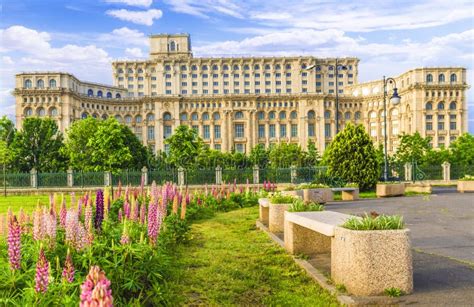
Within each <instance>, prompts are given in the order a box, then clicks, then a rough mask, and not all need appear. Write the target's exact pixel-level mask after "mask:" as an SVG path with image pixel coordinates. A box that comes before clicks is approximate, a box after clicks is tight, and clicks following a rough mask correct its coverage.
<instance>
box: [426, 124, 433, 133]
mask: <svg viewBox="0 0 474 307" xmlns="http://www.w3.org/2000/svg"><path fill="white" fill-rule="evenodd" d="M431 130H433V123H431V122H429V123H426V131H431Z"/></svg>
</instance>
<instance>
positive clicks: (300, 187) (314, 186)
mask: <svg viewBox="0 0 474 307" xmlns="http://www.w3.org/2000/svg"><path fill="white" fill-rule="evenodd" d="M324 188H329V186H328V185H325V184H322V183H302V184H300V185H298V187H297V189H298V190H304V189H324Z"/></svg>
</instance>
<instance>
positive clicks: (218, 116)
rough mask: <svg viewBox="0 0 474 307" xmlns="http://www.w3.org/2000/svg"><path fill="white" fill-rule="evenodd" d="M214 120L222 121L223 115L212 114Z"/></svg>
mask: <svg viewBox="0 0 474 307" xmlns="http://www.w3.org/2000/svg"><path fill="white" fill-rule="evenodd" d="M212 118H213V119H214V120H219V119H221V115H220V114H219V113H217V112H216V113H214V114H212Z"/></svg>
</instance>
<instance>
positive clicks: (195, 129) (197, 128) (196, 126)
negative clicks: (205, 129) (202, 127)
mask: <svg viewBox="0 0 474 307" xmlns="http://www.w3.org/2000/svg"><path fill="white" fill-rule="evenodd" d="M192 129H193V130H194V131H195V132H196V133H197V134H199V126H198V125H193V126H192Z"/></svg>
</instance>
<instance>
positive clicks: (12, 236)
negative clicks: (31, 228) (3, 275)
mask: <svg viewBox="0 0 474 307" xmlns="http://www.w3.org/2000/svg"><path fill="white" fill-rule="evenodd" d="M7 243H8V260H9V261H10V268H11V269H12V270H19V269H20V261H21V226H20V224H19V223H18V221H17V219H16V216H15V215H13V216H11V217H10V220H9V221H8V239H7Z"/></svg>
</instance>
